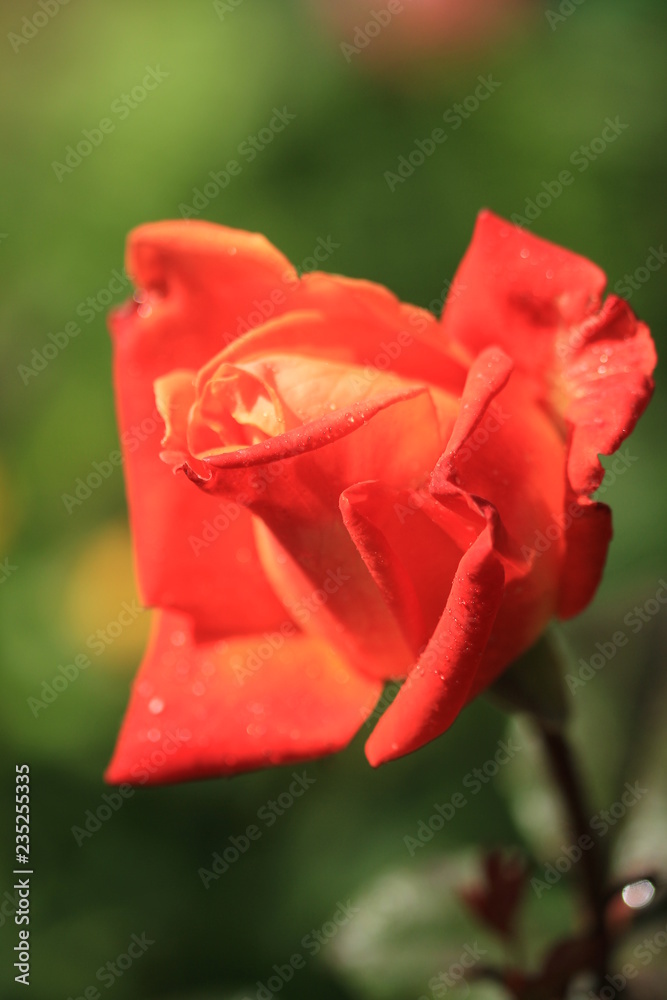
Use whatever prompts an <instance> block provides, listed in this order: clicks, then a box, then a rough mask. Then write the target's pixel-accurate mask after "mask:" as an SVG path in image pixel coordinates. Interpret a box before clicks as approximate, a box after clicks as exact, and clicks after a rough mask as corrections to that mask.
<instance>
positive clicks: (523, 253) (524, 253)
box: [519, 247, 530, 260]
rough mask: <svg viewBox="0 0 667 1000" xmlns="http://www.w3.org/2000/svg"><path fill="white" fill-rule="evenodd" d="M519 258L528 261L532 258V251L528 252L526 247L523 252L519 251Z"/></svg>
mask: <svg viewBox="0 0 667 1000" xmlns="http://www.w3.org/2000/svg"><path fill="white" fill-rule="evenodd" d="M519 257H522V258H523V259H524V260H526V259H527V258H528V257H530V250H526V248H525V247H524V248H523V250H520V251H519Z"/></svg>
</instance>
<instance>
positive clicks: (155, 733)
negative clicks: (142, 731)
mask: <svg viewBox="0 0 667 1000" xmlns="http://www.w3.org/2000/svg"><path fill="white" fill-rule="evenodd" d="M160 735H161V733H160V730H159V729H149V730H148V732H147V733H146V739H147V740H150V741H151V743H157V741H158V740H159V739H160Z"/></svg>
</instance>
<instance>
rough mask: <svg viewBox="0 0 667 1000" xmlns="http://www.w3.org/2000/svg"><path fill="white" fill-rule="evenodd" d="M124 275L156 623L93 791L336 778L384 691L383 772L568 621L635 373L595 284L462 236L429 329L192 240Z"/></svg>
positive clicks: (147, 574)
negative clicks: (236, 778)
mask: <svg viewBox="0 0 667 1000" xmlns="http://www.w3.org/2000/svg"><path fill="white" fill-rule="evenodd" d="M127 267H128V271H129V273H130V274H131V275H132V277H133V280H134V282H135V284H136V287H137V289H138V291H137V293H136V294H135V296H134V299H133V301H131V302H130V303H129V304H127V305H125V306H124V307H122V308H121V309H119V310H117V311H116V312H115V313H114V314H113V315H112V317H111V329H112V333H113V342H114V356H115V383H116V391H117V402H118V419H119V424H120V430H121V441H122V443H123V447H124V459H125V470H126V478H127V489H128V497H129V506H130V515H131V524H132V529H133V534H134V544H135V555H136V564H137V570H138V575H139V582H140V589H141V593H142V595H143V600H144V602H145V604H147V605H149V606H152V607H155V608H156V609H157V610H156V612H155V615H154V621H153V631H152V637H151V639H150V642H149V648H148V650H147V652H146V655H145V659H144V662H143V664H142V666H141V669H140V671H139V675H138V677H137V679H136V681H135V683H134V688H133V692H132V697H131V700H130V705H129V708H128V711H127V715H126V718H125V722H124V725H123V729H122V732H121V735H120V738H119V742H118V746H117V748H116V752H115V756H114V758H113V761H112V763H111V765H110V768H109V771H108V774H107V778H108V780H109V781H111V782H125V781H129V782H137V783H142V784H143V783H146V782H166V781H175V780H181V779H189V778H202V777H211V776H216V775H230V774H234V773H236V772H239V771H245V770H250V769H253V768H260V767H265V766H267V765H273V764H283V763H288V762H289V763H293V762H296V761H304V760H308V759H312V758H316V757H320V756H322V755H324V754H329V753H332V752H333V751H336V750H340V749H341V748H343V747H344V746H346V744H347V743H348V742H349V741H350V740H351V739H352V737H353V736H354V735H355V733H356V732H357V731H358V730H359V729H360V727H362V726H363V724H364V722H365V720H367V719H369V717H370V716H373V717H375V716H376V715H377V714H379V713H376V712H375V711H374V710H375V707H376V705H377V703H378V700H379V699H380V697H381V695H382V692H383V688H384V685H385V682H387V681H389V680H399V681H403V683H402V685H401V686H400V690H399V691H398V694H397V696H396V698H395V700H394V701H393V703H392V704H391V705H390V707H389V708H388V709H387V710H386V711H385V712H384V714H382V715H381V717H380V718H379V721H378V722H377V725H376V726H375V728H374V730H373V731H372V732H371V734H370V738H369V739H368V742H367V744H366V753H367V756H368V759H369V761H370V762H371V764H373V765H377V764H380V763H383V762H385V761H389V760H392V759H394V758H397V757H401V756H402V755H404V754H407V753H409V752H411V751H413V750H416V749H417V748H418V747H421V746H422V745H423V744H425V743H427V742H428V741H430V740H432V739H434V737H436V736H438V735H440V734H441V733H443V732H444V731H445V730H446V729H447V728H448V726H450V725H451V723H452V722H453V721H454V719H455V718H456V716H457V715H458V713H459V712H460V711H461V709H462V708H463V707H464V706H465V705H466V704H467V703H468V702H469V701H470V700H471V699H472V698H474V697H475V696H476V695H478V694H479V693H480V692H481V691H483V690H484V689H485V688H486V687H487V686H488V685H489V684H490V683H491V682H492V681H493V680H494V679H495V678H496V677H497V676H498V675H499V674H500V673H501V672H502V671H503V670H504V669H505V668H506V667H507V666H508V665H509V664H511V663H512V661H513V660H514V659H515V658H516V657H517V656H518V655H519V654H520V653H522V652H523V651H524V650H526V649H527V648H528V647H529V646H531V644H533V643H534V642H535V640H536V639H537V638H538V637H539V635H540V633H541V632H542V631H543V630H544V628H545V626H546V625H547V623H548V622H549V621H550V620H551V619H552V618H554V617H557V618H560V619H567V618H570V617H571V616H572V615H575V614H577V613H578V612H579V611H581V610H582V608H584V607H585V606H586V605H587V604H588V602H589V601H590V600H591V597H592V596H593V594H594V592H595V589H596V587H597V585H598V582H599V580H600V577H601V574H602V569H603V564H604V561H605V556H606V552H607V546H608V544H609V541H610V537H611V519H610V511H609V508H608V507H606V506H605V505H604V504H602V503H598V502H596V501H594V500H592V499H591V494H592V493H594V491H595V490H596V488H597V487H598V486H599V485H600V483H601V481H602V478H603V475H604V470H603V468H602V465H601V464H600V460H599V458H598V455H599V454H603V455H610V454H611V453H612V452H614V451H615V450H616V449H617V448H618V447H619V445H620V444H621V442H622V441H623V440H624V439H625V438H626V437H627V435H628V434H630V432H631V431H632V429H633V427H634V425H635V423H636V421H637V419H638V417H639V416H640V414H641V413H642V411H643V410H644V408H645V406H646V404H647V402H648V400H649V397H650V394H651V390H652V380H651V372H652V370H653V367H654V364H655V352H654V348H653V343H652V341H651V338H650V335H649V332H648V330H647V328H646V327H645V326H644V325H643V324H642V323H640V322H639V321H638V320H637V319H636V318H635V316H634V314H633V313H632V311H631V309H630V308H629V306H628V305H627V303H626V302H624V301H623V300H622V299H619V298H617V297H616V296H609V298H607V299H606V301H604V303H603V302H602V301H601V296H602V293H603V289H604V286H605V277H604V274H603V273H602V272H601V271H600V270H599V268H597V267H596V266H595V265H594V264H592V263H590V262H589V261H587V260H585V259H584V258H582V257H579V256H577V255H575V254H573V253H570V252H569V251H567V250H564V249H561V248H560V247H557V246H554V245H552V244H550V243H547V242H545V241H543V240H541V239H538V238H536V237H535V236H532V235H530V234H528V233H526V232H524V231H523V230H521V229H520V228H517V227H514V226H512V225H510V224H509V223H507V222H504V221H502V220H501V219H498V218H496V217H495V216H493V215H491V214H490V213H488V212H484V213H482V214H481V215H480V217H479V220H478V222H477V226H476V229H475V233H474V237H473V240H472V244H471V246H470V248H469V250H468V252H467V254H466V256H465V258H464V260H463V262H462V264H461V266H460V269H459V271H458V273H457V275H456V278H455V280H454V282H453V284H452V287H451V290H450V295H449V300H448V302H447V303H446V305H445V308H444V314H443V316H442V319H440V320H438V319H436V317H435V316H433V315H432V314H431V313H429V312H426V311H425V310H423V309H420V308H417V307H416V306H412V305H405V304H403V303H402V302H399V301H398V300H397V299H396V298H395V297H394V296H393V295H392V294H391V293H390V292H388V291H387V290H386V289H384V288H382V287H381V286H379V285H375V284H372V283H370V282H367V281H359V280H354V279H350V278H342V277H338V276H335V275H328V274H322V273H310V274H306V275H304V276H302V277H299V276H298V275H297V273H296V271H295V269H294V268H293V267H292V266H291V265H290V264H289V262H288V261H287V260H286V259H285V257H283V256H282V254H280V253H279V251H278V250H276V249H275V248H274V247H273V246H272V245H271V244H270V243H268V242H267V240H266V239H265V238H264V237H263V236H258V235H254V234H249V233H245V232H240V231H237V230H233V229H228V228H225V227H222V226H216V225H212V224H210V223H207V222H199V221H197V222H196V221H187V222H184V221H180V222H161V223H155V224H150V225H146V226H142V227H141V228H139V229H137V230H136V231H135V232H134V233H133V234H132V235H131V237H130V240H129V249H128V259H127ZM156 408H157V409H156Z"/></svg>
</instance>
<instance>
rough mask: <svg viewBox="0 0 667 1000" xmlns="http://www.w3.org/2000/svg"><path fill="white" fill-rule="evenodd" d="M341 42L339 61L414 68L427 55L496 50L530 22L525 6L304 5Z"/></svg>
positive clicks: (328, 0)
mask: <svg viewBox="0 0 667 1000" xmlns="http://www.w3.org/2000/svg"><path fill="white" fill-rule="evenodd" d="M309 5H310V6H311V7H313V8H314V10H315V12H316V14H317V15H319V16H320V17H323V18H324V19H325V21H327V22H329V23H330V24H331V27H332V29H333V30H334V31H335V32H336V34H337V35H338V36H339V37H341V38H342V40H341V42H340V49H341V52H342V54H343V57H344V59H345V60H346V61H347V62H348V63H351V62H354V61H355V60H356V59H358V58H361V59H364V60H368V61H369V62H371V63H374V64H376V65H380V66H383V65H386V64H388V65H390V66H393V65H395V64H396V63H400V62H417V61H419V60H423V58H424V56H425V55H428V54H429V53H437V52H440V51H452V50H457V49H474V48H478V47H480V46H483V45H485V44H487V43H489V42H493V43H494V44H497V43H498V41H499V40H501V39H502V36H503V35H505V34H508V35H509V34H510V33H511V31H512V30H513V29H515V28H517V27H518V26H519V25H520V24H522V22H524V21H529V19H536V15H537V13H538V12H537V10H536V9H535V4H534V3H531V2H530V0H409V2H407V3H405V2H404V0H390V2H389V3H387V4H383V5H382V6H381V7H380V9H379V10H378V7H377V4H376V3H374V2H372V0H309Z"/></svg>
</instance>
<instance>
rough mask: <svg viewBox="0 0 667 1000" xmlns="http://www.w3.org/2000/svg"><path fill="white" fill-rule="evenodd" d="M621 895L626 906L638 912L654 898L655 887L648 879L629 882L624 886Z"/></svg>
mask: <svg viewBox="0 0 667 1000" xmlns="http://www.w3.org/2000/svg"><path fill="white" fill-rule="evenodd" d="M621 895H622V897H623V902H624V903H625V905H626V906H629V907H630V909H631V910H639V909H641V908H642V906H648V904H649V903H650V902H651V900H652V899H653V897H654V896H655V886H654V885H653V882H651V881H650V879H647V878H643V879H640V881H639V882H631V883H630V884H629V885H626V886H625V887H624V889H623V892H622V893H621Z"/></svg>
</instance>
